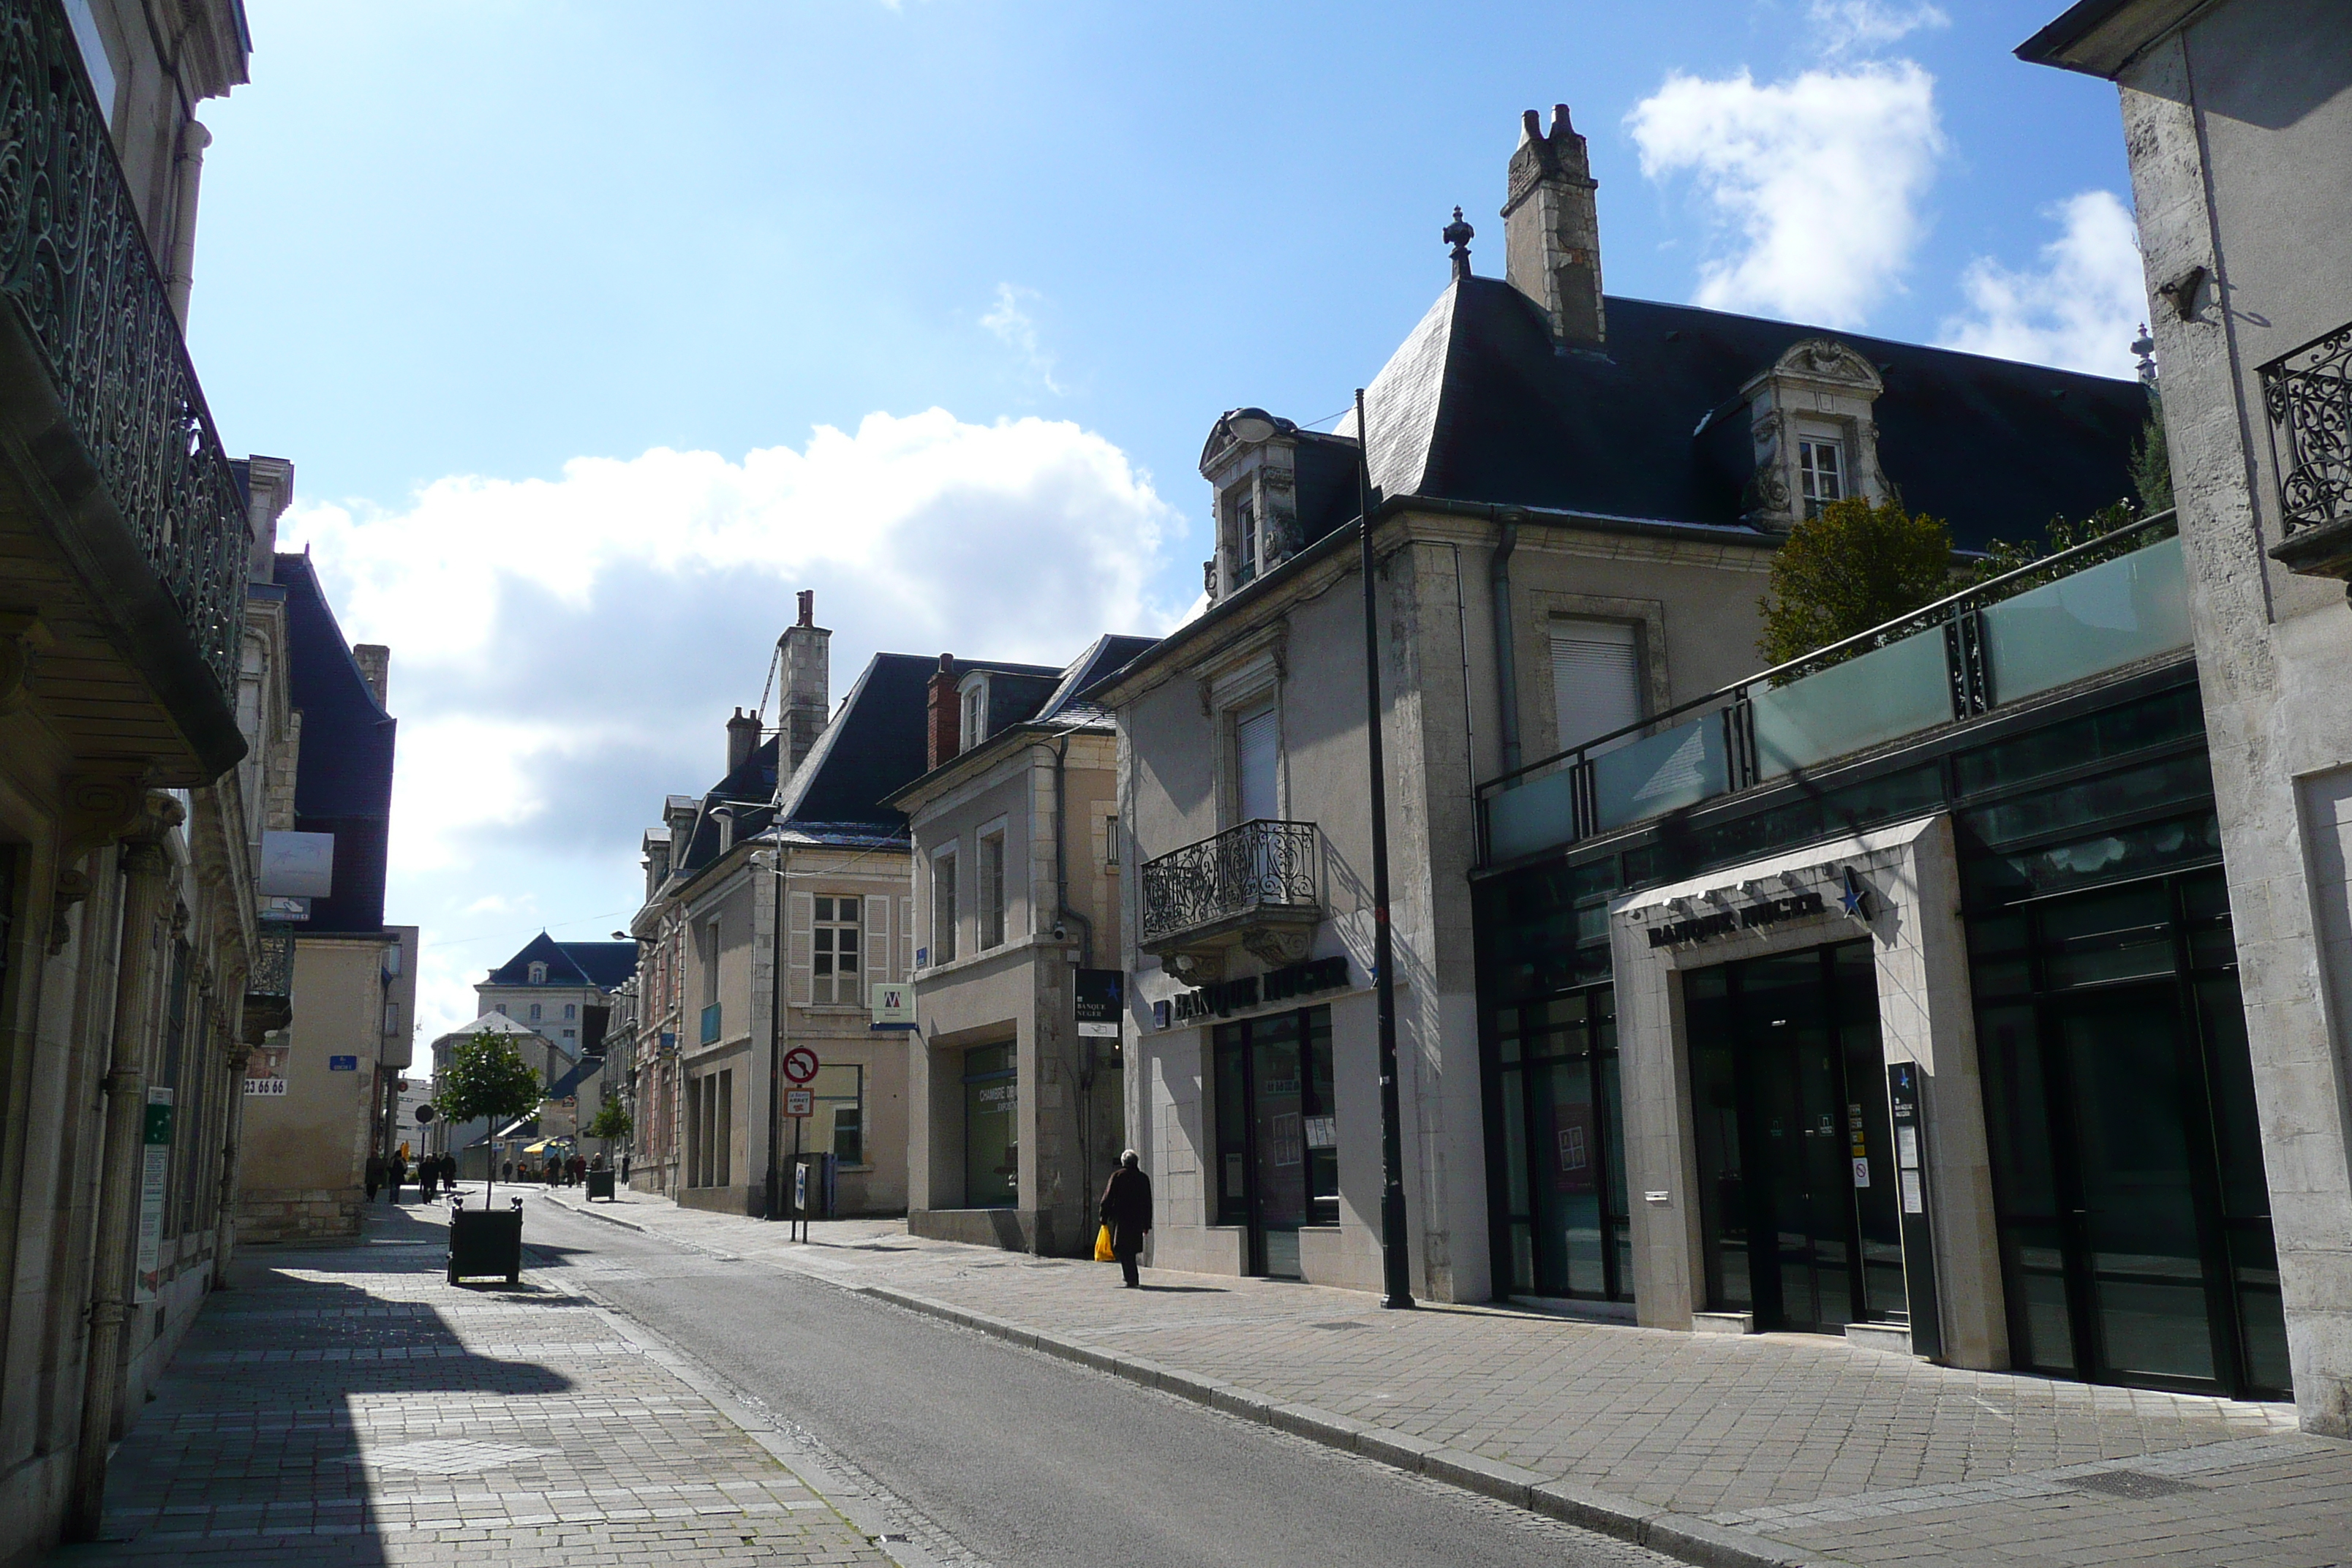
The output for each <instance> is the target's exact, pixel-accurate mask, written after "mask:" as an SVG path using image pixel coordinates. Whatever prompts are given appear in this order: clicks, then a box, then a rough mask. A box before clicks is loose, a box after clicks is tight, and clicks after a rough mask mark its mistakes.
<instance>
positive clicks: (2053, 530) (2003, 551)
mask: <svg viewBox="0 0 2352 1568" xmlns="http://www.w3.org/2000/svg"><path fill="white" fill-rule="evenodd" d="M2137 521H2139V513H2138V512H2137V511H2136V510H2133V508H2132V504H2131V502H2129V501H2126V500H2117V501H2110V502H2108V503H2107V504H2106V505H2105V506H2103V507H2101V508H2100V509H2099V510H2096V511H2095V512H2093V513H2092V514H2091V515H2090V516H2088V517H2086V518H2084V520H2083V521H2080V522H2069V521H2066V520H2065V519H2064V518H2063V517H2053V518H2052V519H2051V520H2050V524H2049V526H2048V527H2047V528H2044V529H2043V530H2042V537H2041V538H2040V539H2038V540H2035V539H2027V540H2022V541H2020V542H2017V543H2013V544H2012V543H2011V542H2009V541H2008V540H2005V539H1996V540H1993V541H1991V542H1990V543H1989V544H1988V545H1987V546H1986V549H1985V553H1984V559H1983V560H1981V561H1979V562H1978V563H1977V565H1976V570H1975V571H1974V572H1972V573H1970V574H1969V582H1970V583H1971V584H1976V583H1990V582H1991V581H1992V580H1993V579H1994V578H1996V577H2000V576H2005V575H2006V574H2009V573H2011V572H2016V571H2021V570H2022V569H2023V568H2025V567H2028V566H2031V565H2032V564H2033V563H2035V562H2037V561H2039V560H2041V559H2042V557H2043V556H2045V555H2055V554H2057V553H2058V552H2060V551H2062V550H2072V549H2074V547H2075V546H2076V545H2078V544H2088V543H2090V542H2092V541H2094V540H2097V539H2104V538H2105V537H2106V536H2107V535H2108V534H2110V533H2113V532H2114V531H2116V530H2117V529H2119V528H2123V527H2126V526H2127V525H2129V524H2131V523H2134V522H2137ZM2138 545H2139V541H2137V540H2132V539H2125V540H2117V541H2116V542H2115V543H2114V544H2113V545H2111V546H2109V547H2107V548H2105V549H2101V550H2092V551H2086V552H2084V554H2083V555H2082V556H2081V557H2080V558H2079V559H2077V560H2075V561H2074V562H2073V563H2069V564H2067V565H2064V566H2053V567H2052V568H2050V569H2049V570H2048V571H2047V572H2036V573H2034V574H2032V575H2031V576H2028V577H2021V578H2019V579H2018V580H2017V582H2016V583H2015V584H2012V585H2011V588H2010V589H2009V590H2008V591H2009V592H2011V593H2023V592H2024V591H2025V590H2026V589H2028V588H2038V587H2040V586H2041V585H2042V584H2044V583H2053V582H2055V581H2057V580H2058V579H2059V578H2061V577H2063V576H2064V575H2066V574H2068V573H2070V572H2079V571H2081V570H2082V569H2083V568H2084V567H2085V566H2095V565H2097V564H2098V563H2100V562H2102V561H2110V560H2113V559H2114V558H2115V557H2116V556H2117V555H2122V554H2125V553H2127V552H2130V551H2132V550H2134V549H2137V547H2138Z"/></svg>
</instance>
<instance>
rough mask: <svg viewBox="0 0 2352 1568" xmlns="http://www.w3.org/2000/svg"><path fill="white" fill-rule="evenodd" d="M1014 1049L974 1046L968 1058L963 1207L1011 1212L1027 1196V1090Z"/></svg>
mask: <svg viewBox="0 0 2352 1568" xmlns="http://www.w3.org/2000/svg"><path fill="white" fill-rule="evenodd" d="M1014 1068H1015V1063H1014V1060H1013V1046H1012V1044H1011V1043H1010V1042H1007V1043H1006V1044H1004V1045H1001V1046H974V1047H971V1048H970V1049H969V1050H967V1051H965V1052H964V1054H963V1201H964V1206H965V1207H966V1208H975V1209H984V1208H1008V1207H1010V1206H1011V1205H1013V1202H1014V1201H1015V1200H1016V1199H1017V1198H1018V1197H1019V1196H1020V1192H1021V1131H1020V1128H1021V1123H1020V1104H1021V1089H1020V1083H1019V1080H1018V1078H1017V1077H1016V1075H1015V1070H1014Z"/></svg>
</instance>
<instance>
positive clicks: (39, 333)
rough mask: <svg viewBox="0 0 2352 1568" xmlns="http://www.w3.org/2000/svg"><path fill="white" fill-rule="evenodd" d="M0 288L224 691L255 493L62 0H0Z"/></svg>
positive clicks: (231, 672) (229, 687) (232, 681)
mask: <svg viewBox="0 0 2352 1568" xmlns="http://www.w3.org/2000/svg"><path fill="white" fill-rule="evenodd" d="M0 92H5V101H6V105H7V112H6V113H5V116H0V295H5V297H6V299H7V300H8V302H9V304H10V305H12V306H13V307H14V308H15V310H16V316H17V319H18V321H20V322H21V323H22V324H23V326H24V328H25V331H26V335H27V336H28V337H29V338H30V339H31V340H32V342H33V345H34V347H35V348H36V349H37V351H38V353H39V354H40V356H41V359H42V361H43V363H44V364H45V365H46V367H47V371H48V373H49V379H50V381H51V382H52V383H53V384H54V385H55V387H56V390H57V395H58V402H59V403H60V404H62V405H64V408H65V412H66V416H67V418H68V421H69V423H70V425H71V426H72V429H73V431H74V434H75V435H76V436H77V437H79V439H80V442H81V445H82V447H83V448H84V449H85V450H86V451H88V453H89V457H90V458H91V460H92V461H93V462H95V463H96V465H97V467H98V473H99V478H100V481H101V482H102V483H103V484H104V486H105V487H106V491H107V494H108V495H109V496H110V497H111V498H112V499H113V501H114V505H115V510H118V511H119V512H120V513H121V516H122V520H123V521H124V522H125V523H126V524H128V525H129V527H130V529H131V532H132V535H133V536H134V538H135V539H136V541H137V542H138V544H139V547H140V550H141V552H142V554H143V555H144V556H145V559H146V563H147V565H148V568H149V569H150V570H151V571H152V572H153V573H154V574H155V575H156V577H157V578H158V579H159V580H160V581H161V582H162V583H163V587H164V588H165V590H166V591H167V592H169V593H170V595H171V596H172V599H173V602H174V603H175V604H176V605H178V607H179V611H180V616H181V620H182V623H183V624H184V626H186V628H187V632H188V636H189V637H190V639H191V640H192V641H193V642H194V644H195V646H196V648H197V651H198V653H199V654H200V655H201V657H202V658H203V659H204V662H205V668H206V669H207V670H208V671H209V672H210V673H211V675H212V678H213V680H214V683H215V685H217V686H218V687H219V689H220V690H221V692H222V695H223V696H224V697H225V698H226V699H229V700H232V701H233V700H234V698H235V693H236V657H237V644H238V639H239V637H240V636H241V626H242V623H243V620H244V616H245V580H246V552H247V542H248V536H247V529H246V515H245V512H246V509H245V502H244V500H243V499H242V496H241V494H240V492H239V491H238V489H237V485H236V478H235V475H234V474H233V472H232V471H231V469H230V468H229V462H228V457H227V454H226V452H225V451H224V450H223V449H222V447H221V443H220V437H219V436H218V435H217V433H216V432H215V426H214V424H213V418H212V414H211V412H210V411H209V410H208V409H207V408H206V407H205V395H204V389H203V388H202V387H201V386H200V385H198V384H197V382H196V373H195V369H194V365H193V364H192V363H190V361H189V358H188V349H187V344H186V342H185V341H184V339H183V338H182V336H181V332H180V323H179V319H178V317H177V316H176V315H175V314H174V313H173V310H172V300H171V295H170V293H169V292H168V291H167V290H166V289H165V288H164V286H163V278H162V277H161V276H160V275H159V274H158V273H157V271H156V268H155V261H154V258H153V257H152V255H151V254H150V253H149V251H148V248H147V239H146V236H145V234H144V233H143V232H142V228H141V226H140V219H139V215H138V202H137V199H136V198H135V197H134V196H133V195H131V186H130V184H129V183H128V182H127V181H126V180H124V178H123V177H122V170H121V166H120V165H119V164H118V163H116V162H115V157H114V147H113V144H112V142H110V140H109V139H108V136H107V130H106V119H105V116H104V115H103V114H102V113H101V112H100V109H99V106H98V101H97V100H96V98H95V97H94V96H93V94H92V92H91V90H90V88H89V80H88V78H87V77H86V76H85V74H84V72H83V69H82V65H81V57H80V52H79V49H78V48H77V47H75V44H74V40H73V35H72V32H71V30H70V27H69V26H68V22H67V20H66V16H65V11H64V9H63V7H62V6H61V5H58V0H0Z"/></svg>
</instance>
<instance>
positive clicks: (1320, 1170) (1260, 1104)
mask: <svg viewBox="0 0 2352 1568" xmlns="http://www.w3.org/2000/svg"><path fill="white" fill-rule="evenodd" d="M1213 1049H1214V1052H1215V1057H1216V1063H1215V1072H1216V1092H1217V1178H1218V1202H1217V1221H1218V1223H1219V1224H1220V1225H1234V1226H1247V1227H1248V1230H1249V1249H1248V1257H1247V1258H1246V1259H1245V1267H1246V1268H1248V1270H1249V1272H1250V1273H1252V1274H1264V1275H1270V1276H1272V1277H1274V1278H1276V1279H1299V1278H1300V1277H1301V1274H1300V1269H1299V1261H1298V1232H1299V1229H1300V1227H1301V1226H1310V1225H1337V1224H1339V1136H1338V1117H1337V1115H1336V1114H1335V1113H1334V1111H1333V1110H1332V1105H1331V1009H1330V1008H1328V1007H1308V1008H1304V1009H1302V1010H1300V1011H1298V1012H1296V1013H1277V1014H1275V1015H1272V1016H1268V1017H1264V1018H1251V1019H1247V1020H1245V1021H1244V1022H1242V1023H1238V1024H1221V1025H1219V1026H1218V1027H1217V1030H1216V1035H1215V1039H1214V1043H1213Z"/></svg>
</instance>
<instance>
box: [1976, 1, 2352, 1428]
mask: <svg viewBox="0 0 2352 1568" xmlns="http://www.w3.org/2000/svg"><path fill="white" fill-rule="evenodd" d="M2019 53H2020V55H2021V56H2022V57H2023V58H2026V59H2028V60H2031V61H2034V62H2037V63H2041V64H2044V65H2051V66H2057V67H2062V68H2068V69H2073V70H2078V71H2084V72H2088V73H2090V74H2093V75H2095V76H2099V77H2104V78H2106V79H2110V80H2112V81H2114V82H2115V83H2116V88H2117V89H2118V91H2119V93H2120V95H2121V100H2122V111H2123V131H2124V145H2125V147H2126V150H2127V151H2128V153H2130V157H2131V172H2132V188H2133V195H2134V205H2135V206H2136V207H2137V212H2138V218H2139V237H2140V253H2141V258H2142V260H2143V262H2144V264H2145V267H2146V269H2147V289H2148V311H2149V315H2148V322H2149V328H2150V331H2151V332H2152V334H2153V336H2154V339H2155V345H2156V358H2157V361H2158V363H2159V364H2160V366H2161V367H2162V380H2161V383H2160V384H2161V385H2162V388H2163V402H2164V424H2165V430H2166V434H2167V437H2168V445H2169V447H2170V454H2171V462H2172V472H2173V476H2174V486H2175V494H2176V498H2177V500H2178V504H2179V513H2180V531H2181V537H2182V539H2183V541H2184V542H2185V543H2186V546H2187V562H2188V570H2189V584H2190V599H2189V605H2190V618H2191V623H2192V625H2193V627H2194V630H2195V636H2196V647H2197V663H2198V673H2199V683H2200V693H2201V696H2202V699H2203V703H2204V710H2205V718H2206V724H2207V726H2208V731H2209V733H2210V741H2211V749H2212V758H2213V773H2214V785H2215V792H2214V793H2215V795H2216V798H2217V801H2218V803H2219V811H2220V818H2221V837H2222V844H2223V847H2224V850H2225V854H2226V862H2227V866H2228V878H2229V905H2230V913H2231V918H2232V920H2233V921H2234V923H2235V930H2236V940H2237V948H2238V956H2239V961H2240V963H2239V973H2240V974H2241V976H2242V985H2243V990H2244V1012H2245V1028H2246V1033H2247V1035H2248V1036H2249V1037H2250V1038H2251V1040H2252V1045H2253V1060H2252V1068H2253V1086H2252V1087H2253V1092H2254V1095H2255V1098H2256V1100H2257V1101H2258V1103H2259V1106H2260V1112H2261V1122H2262V1142H2263V1164H2264V1168H2265V1172H2266V1175H2267V1183H2268V1188H2269V1193H2270V1199H2271V1217H2272V1221H2273V1226H2274V1228H2275V1233H2276V1247H2277V1257H2276V1259H2275V1262H2274V1264H2273V1262H2272V1261H2271V1260H2270V1259H2268V1258H2261V1259H2253V1260H2250V1262H2249V1265H2248V1266H2249V1267H2250V1268H2256V1269H2262V1270H2264V1271H2266V1272H2269V1273H2270V1274H2271V1276H2272V1278H2273V1279H2274V1280H2275V1281H2276V1288H2279V1289H2283V1290H2284V1299H2285V1312H2286V1338H2287V1353H2288V1355H2289V1357H2290V1359H2291V1360H2292V1363H2293V1367H2294V1398H2295V1404H2296V1406H2297V1408H2298V1409H2299V1411H2300V1412H2301V1415H2302V1418H2303V1421H2304V1425H2305V1426H2306V1427H2308V1428H2309V1429H2311V1430H2314V1431H2320V1432H2327V1433H2333V1434H2335V1435H2337V1436H2347V1435H2352V879H2347V865H2352V703H2347V701H2346V700H2345V697H2344V689H2345V681H2346V679H2347V675H2352V610H2347V608H2346V603H2345V593H2346V582H2347V578H2352V462H2348V461H2347V452H2346V448H2345V446H2344V442H2343V435H2342V433H2343V431H2344V429H2345V427H2346V425H2347V421H2352V378H2347V367H2352V258H2347V247H2346V241H2347V225H2352V200H2347V197H2352V75H2347V70H2346V62H2347V60H2352V16H2347V13H2346V12H2345V10H2344V8H2343V7H2342V6H2340V5H2331V4H2328V3H2326V0H2218V3H2216V4H2211V5H2196V6H2188V5H2157V4H2149V3H2147V0H2136V3H2126V0H2084V4H2080V5H2075V6H2074V7H2073V8H2072V9H2071V10H2069V11H2067V12H2066V13H2065V15H2064V16H2061V17H2059V18H2058V19H2057V20H2055V21H2053V23H2052V24H2051V25H2050V26H2048V27H2046V28H2045V29H2043V30H2042V32H2041V33H2040V34H2038V35H2036V36H2035V37H2033V38H2032V40H2030V41H2029V42H2028V43H2027V44H2025V45H2024V46H2023V47H2021V49H2020V50H2019Z"/></svg>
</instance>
